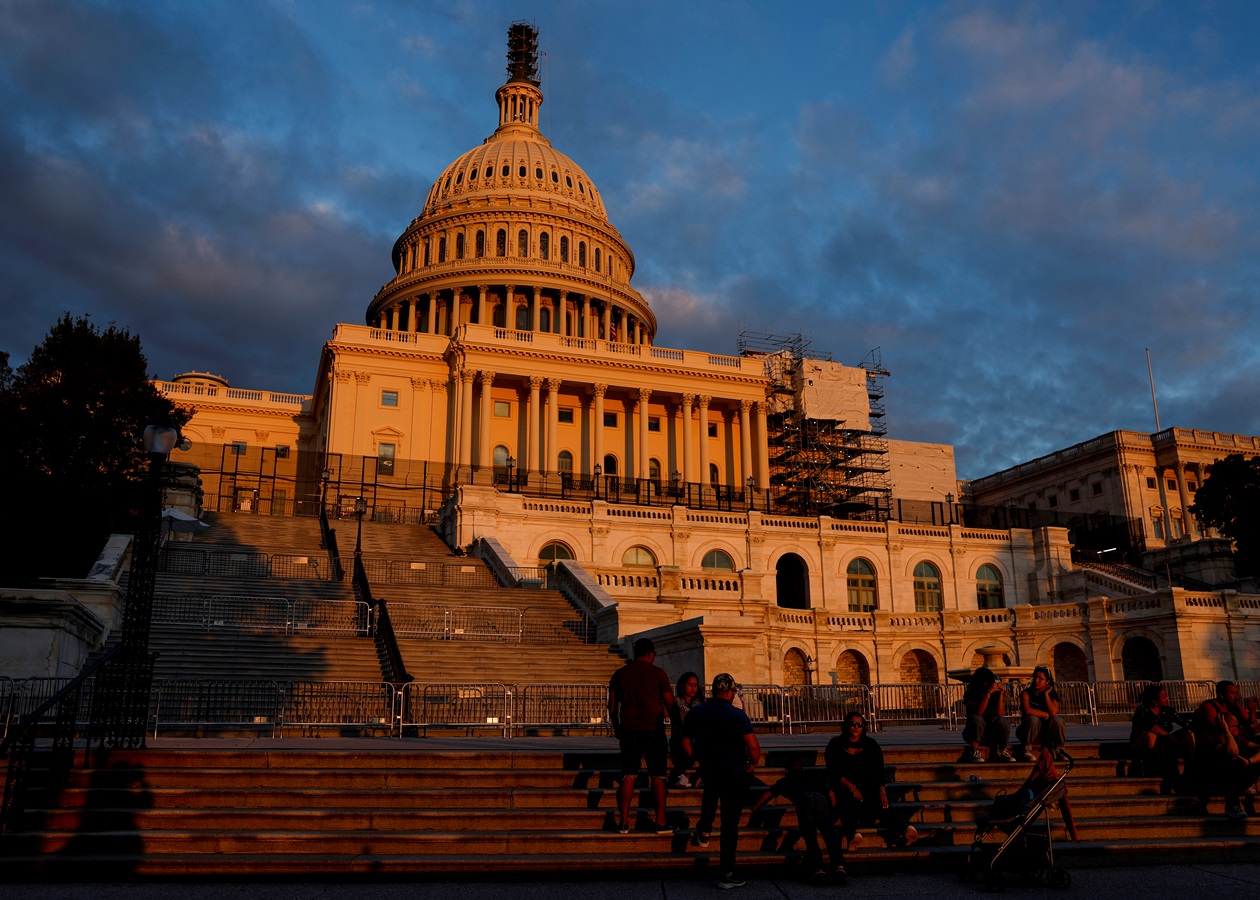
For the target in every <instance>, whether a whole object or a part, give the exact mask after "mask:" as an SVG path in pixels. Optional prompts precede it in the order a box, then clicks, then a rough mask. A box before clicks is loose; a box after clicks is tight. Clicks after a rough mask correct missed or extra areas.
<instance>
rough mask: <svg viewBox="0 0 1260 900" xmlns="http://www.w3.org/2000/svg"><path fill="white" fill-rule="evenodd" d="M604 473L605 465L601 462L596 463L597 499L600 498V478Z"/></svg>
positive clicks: (595, 485) (595, 486)
mask: <svg viewBox="0 0 1260 900" xmlns="http://www.w3.org/2000/svg"><path fill="white" fill-rule="evenodd" d="M603 474H604V467H603V466H601V465H600V464H599V463H595V484H594V488H595V499H596V500H598V499H599V479H600V476H601V475H603Z"/></svg>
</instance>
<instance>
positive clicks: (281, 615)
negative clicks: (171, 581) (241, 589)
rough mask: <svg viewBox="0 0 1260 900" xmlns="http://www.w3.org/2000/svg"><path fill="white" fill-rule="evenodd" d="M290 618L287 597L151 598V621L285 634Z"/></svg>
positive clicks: (203, 627)
mask: <svg viewBox="0 0 1260 900" xmlns="http://www.w3.org/2000/svg"><path fill="white" fill-rule="evenodd" d="M291 619H292V615H291V612H290V609H289V601H288V600H287V599H286V598H284V597H237V596H230V595H221V594H216V595H213V596H209V597H189V596H184V595H179V594H176V595H168V594H162V595H159V596H157V597H155V598H154V601H153V624H154V625H180V626H184V627H194V628H200V629H202V630H203V631H214V630H217V629H223V630H226V631H249V632H255V633H262V634H287V633H288V630H289V622H290V621H291Z"/></svg>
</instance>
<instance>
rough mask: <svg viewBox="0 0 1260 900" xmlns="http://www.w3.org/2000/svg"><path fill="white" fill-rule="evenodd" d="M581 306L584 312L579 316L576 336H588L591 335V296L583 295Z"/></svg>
mask: <svg viewBox="0 0 1260 900" xmlns="http://www.w3.org/2000/svg"><path fill="white" fill-rule="evenodd" d="M581 307H582V312H581V314H580V315H579V316H578V326H577V334H575V335H574V337H580V338H587V337H590V336H591V323H590V315H591V298H590V297H588V296H586V295H585V294H583V295H582V300H581Z"/></svg>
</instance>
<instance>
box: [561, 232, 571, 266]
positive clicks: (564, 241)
mask: <svg viewBox="0 0 1260 900" xmlns="http://www.w3.org/2000/svg"><path fill="white" fill-rule="evenodd" d="M568 261H569V239H568V237H567V236H565V235H561V236H560V262H562V263H567V262H568Z"/></svg>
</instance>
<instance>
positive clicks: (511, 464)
mask: <svg viewBox="0 0 1260 900" xmlns="http://www.w3.org/2000/svg"><path fill="white" fill-rule="evenodd" d="M515 469H516V457H515V456H509V457H508V458H507V489H508V493H511V492H512V472H513V470H515Z"/></svg>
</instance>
